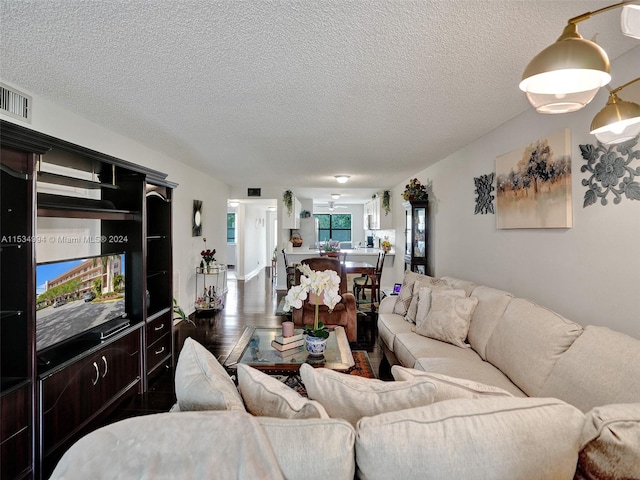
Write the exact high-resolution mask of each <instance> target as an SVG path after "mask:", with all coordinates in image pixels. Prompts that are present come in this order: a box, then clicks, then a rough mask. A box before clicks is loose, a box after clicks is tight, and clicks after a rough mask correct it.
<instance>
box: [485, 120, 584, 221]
mask: <svg viewBox="0 0 640 480" xmlns="http://www.w3.org/2000/svg"><path fill="white" fill-rule="evenodd" d="M496 207H497V208H496V210H497V214H496V219H497V227H498V229H511V228H570V227H572V226H573V214H572V204H571V131H570V130H569V129H568V128H565V129H563V130H561V131H559V132H556V133H553V134H551V135H548V136H546V137H544V138H541V139H539V140H536V141H535V142H533V143H531V144H529V145H527V146H525V147H523V148H520V149H518V150H514V151H512V152H509V153H506V154H504V155H501V156H499V157H497V158H496Z"/></svg>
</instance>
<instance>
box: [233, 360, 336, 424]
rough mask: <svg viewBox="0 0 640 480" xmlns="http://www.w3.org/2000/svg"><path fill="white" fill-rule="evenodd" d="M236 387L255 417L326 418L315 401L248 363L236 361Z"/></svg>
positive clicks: (323, 410) (321, 408)
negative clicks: (237, 362)
mask: <svg viewBox="0 0 640 480" xmlns="http://www.w3.org/2000/svg"><path fill="white" fill-rule="evenodd" d="M238 388H239V389H240V393H241V394H242V399H243V400H244V404H245V406H246V407H247V410H248V411H249V413H251V414H252V415H255V416H257V417H276V418H329V415H327V412H326V411H325V409H324V408H323V407H322V405H320V404H319V403H318V402H316V401H313V400H309V399H308V398H305V397H303V396H302V395H300V394H299V393H298V392H296V391H295V390H293V389H291V388H289V387H288V386H287V385H285V384H284V383H282V382H281V381H280V380H278V379H277V378H275V377H272V376H269V375H267V374H265V373H262V372H260V371H259V370H256V369H255V368H252V367H250V366H248V365H243V364H238Z"/></svg>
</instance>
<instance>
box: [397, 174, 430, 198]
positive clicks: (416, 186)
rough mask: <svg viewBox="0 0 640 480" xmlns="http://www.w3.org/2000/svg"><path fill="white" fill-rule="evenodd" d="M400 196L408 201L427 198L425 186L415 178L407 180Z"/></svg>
mask: <svg viewBox="0 0 640 480" xmlns="http://www.w3.org/2000/svg"><path fill="white" fill-rule="evenodd" d="M402 198H404V199H405V200H406V201H408V202H413V201H420V200H427V199H428V198H429V195H428V193H427V187H425V186H424V185H422V184H421V183H420V180H418V179H417V178H412V179H411V180H409V183H407V184H406V185H405V187H404V192H402Z"/></svg>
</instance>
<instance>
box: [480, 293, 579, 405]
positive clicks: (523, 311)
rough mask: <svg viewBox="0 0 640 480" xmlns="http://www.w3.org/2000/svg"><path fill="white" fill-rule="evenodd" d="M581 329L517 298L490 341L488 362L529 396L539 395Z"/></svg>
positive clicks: (527, 301)
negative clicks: (558, 361) (559, 359)
mask: <svg viewBox="0 0 640 480" xmlns="http://www.w3.org/2000/svg"><path fill="white" fill-rule="evenodd" d="M581 333H582V327H581V326H580V325H578V324H576V323H574V322H571V321H569V320H567V319H566V318H564V317H562V316H561V315H559V314H557V313H555V312H553V311H551V310H548V309H546V308H544V307H540V306H538V305H536V304H535V303H533V302H531V301H529V300H525V299H523V298H514V299H512V300H511V302H509V306H508V307H507V309H506V310H505V312H504V316H503V317H502V320H500V321H499V322H498V323H497V325H496V327H495V329H494V330H493V333H492V334H491V337H490V338H489V341H488V342H487V350H486V353H487V360H488V361H489V362H491V363H492V364H493V365H495V366H496V367H498V368H499V369H500V370H502V372H503V373H505V374H506V375H507V376H508V377H509V378H510V379H511V381H512V382H513V383H515V384H516V385H517V386H518V387H519V388H520V389H521V390H522V391H523V392H525V393H526V394H527V395H529V396H532V397H534V396H540V391H541V390H542V386H543V385H544V383H545V382H546V380H547V378H549V374H550V373H551V370H552V369H553V367H554V365H555V363H556V361H557V360H558V358H560V356H561V355H562V354H563V353H564V352H566V351H567V349H568V348H569V347H570V346H571V344H572V343H573V342H574V341H575V339H576V338H578V337H579V336H580V334H581Z"/></svg>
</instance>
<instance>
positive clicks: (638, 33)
mask: <svg viewBox="0 0 640 480" xmlns="http://www.w3.org/2000/svg"><path fill="white" fill-rule="evenodd" d="M620 27H621V28H622V33H624V34H625V35H627V36H628V37H633V38H638V39H640V5H625V6H624V7H622V13H621V14H620Z"/></svg>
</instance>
